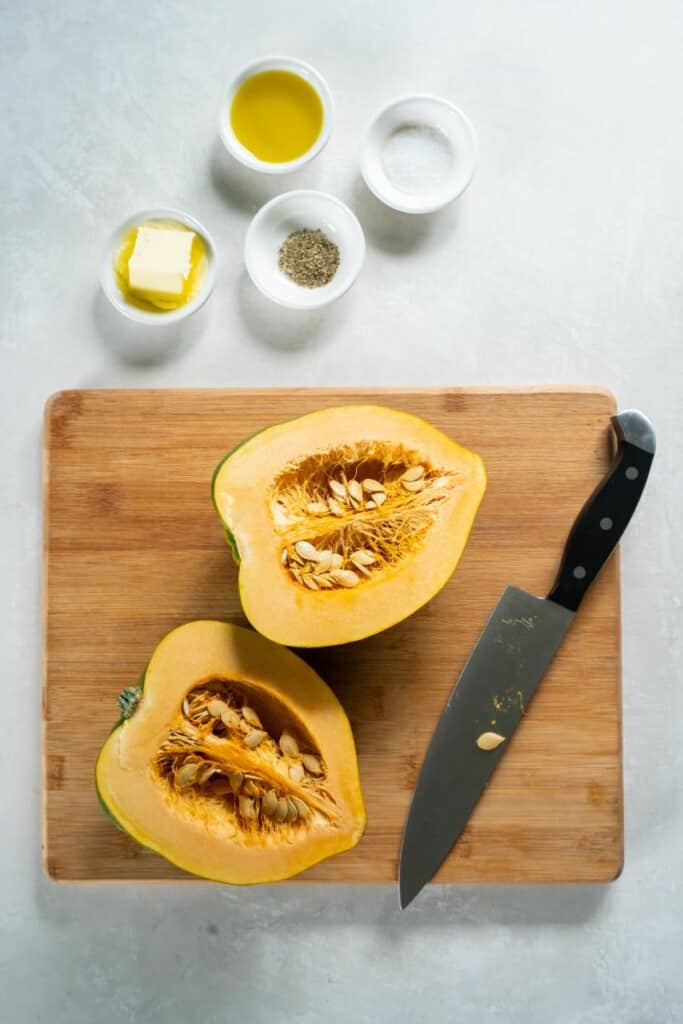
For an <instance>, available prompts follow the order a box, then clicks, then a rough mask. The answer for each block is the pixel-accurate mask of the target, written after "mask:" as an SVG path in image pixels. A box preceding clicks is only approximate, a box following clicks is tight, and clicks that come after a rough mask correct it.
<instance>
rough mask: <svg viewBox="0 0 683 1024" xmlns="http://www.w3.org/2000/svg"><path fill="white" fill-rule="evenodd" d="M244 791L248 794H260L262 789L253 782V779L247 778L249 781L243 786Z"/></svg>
mask: <svg viewBox="0 0 683 1024" xmlns="http://www.w3.org/2000/svg"><path fill="white" fill-rule="evenodd" d="M242 792H243V793H244V794H245V795H246V796H258V795H259V793H260V792H261V791H260V789H259V788H258V786H257V785H256V783H255V782H253V781H252V780H251V779H247V781H246V782H245V783H244V786H243V787H242Z"/></svg>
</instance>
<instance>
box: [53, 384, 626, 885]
mask: <svg viewBox="0 0 683 1024" xmlns="http://www.w3.org/2000/svg"><path fill="white" fill-rule="evenodd" d="M358 401H362V402H368V401H369V402H380V403H383V404H387V405H392V406H394V407H396V408H401V409H406V410H408V411H410V412H413V413H416V414H417V415H419V416H424V417H425V418H426V419H428V420H430V421H431V422H433V423H434V424H435V425H436V426H438V427H440V428H441V429H442V430H444V431H445V432H446V433H448V434H450V435H451V436H452V437H454V438H456V439H457V440H458V441H460V442H461V443H463V444H465V445H467V446H468V447H470V448H473V449H474V450H475V451H477V452H478V453H479V454H480V455H481V456H482V457H483V458H484V460H485V462H486V466H487V469H488V473H489V487H488V491H487V494H486V497H485V498H484V502H483V504H482V506H481V509H480V512H479V516H478V519H477V521H476V524H475V527H474V530H473V533H472V536H471V538H470V542H469V545H468V547H467V549H466V551H465V554H464V556H463V558H462V561H461V563H460V566H459V568H458V570H457V572H456V573H455V575H454V576H453V578H452V579H451V581H450V583H449V584H448V585H447V586H446V587H445V589H444V590H443V591H442V592H441V593H440V594H439V595H438V596H437V597H436V598H435V599H434V600H433V601H432V602H431V603H430V604H428V605H427V606H426V607H425V608H423V609H422V610H421V611H419V612H418V613H417V614H416V615H414V616H413V617H412V618H410V619H408V620H407V621H405V622H403V623H401V624H399V625H398V626H395V627H394V628H393V629H390V630H388V631H386V632H385V633H382V634H381V635H379V636H376V637H373V638H371V639H369V640H365V641H362V642H360V643H357V644H350V645H347V646H345V647H337V648H328V649H323V650H318V651H307V652H304V657H305V658H306V660H308V661H309V662H310V663H311V664H312V665H313V666H314V667H315V668H316V669H317V670H318V671H319V672H320V673H321V675H322V676H323V677H324V678H325V679H326V680H327V681H328V682H329V683H330V685H331V686H332V687H333V688H334V689H335V691H336V693H337V694H338V696H339V698H340V699H341V701H342V702H343V704H344V706H345V707H346V710H347V712H348V714H349V717H350V719H351V724H352V726H353V730H354V734H355V737H356V742H357V745H358V751H359V759H360V768H361V778H362V782H363V789H364V793H365V797H366V803H367V812H368V827H367V831H366V834H365V836H364V837H363V839H362V840H361V843H360V844H359V846H358V847H357V848H356V849H355V850H352V851H349V852H348V853H345V854H342V855H340V856H338V857H334V858H332V859H331V860H328V861H326V862H325V863H323V864H321V865H318V866H317V867H315V868H313V869H311V870H310V871H308V872H306V873H305V874H304V875H302V876H300V877H301V879H302V880H311V881H320V882H323V881H324V882H385V883H389V882H394V881H395V880H396V873H397V861H398V853H399V845H400V839H401V833H402V828H403V823H404V820H405V816H406V812H407V809H408V804H409V801H410V797H411V793H412V790H413V786H414V784H415V780H416V777H417V773H418V770H419V767H420V764H421V762H422V758H423V756H424V753H425V750H426V748H427V744H428V742H429V739H430V736H431V733H432V730H433V728H434V726H435V724H436V721H437V718H438V715H439V713H440V712H441V710H442V707H443V704H444V702H445V699H446V697H447V694H448V692H449V690H450V688H451V686H452V685H453V683H454V680H455V679H456V677H457V674H458V672H459V670H460V668H461V667H462V665H463V663H464V661H465V658H466V656H467V654H468V652H469V651H470V649H471V647H472V645H473V644H474V642H475V641H476V639H477V637H478V635H479V633H480V631H481V629H482V627H483V625H484V623H485V621H486V619H487V617H488V614H489V612H490V610H491V608H492V606H493V605H494V604H495V602H496V601H497V600H498V597H499V596H500V593H501V591H502V589H503V587H504V586H505V584H507V583H516V584H517V585H519V586H521V587H524V588H525V589H528V590H530V591H531V592H533V593H536V594H544V593H546V592H547V590H548V589H549V587H550V585H551V583H552V581H553V577H554V574H555V571H556V568H557V564H558V560H559V557H560V554H561V550H562V546H563V543H564V540H565V537H566V535H567V532H568V530H569V527H570V526H571V523H572V521H573V519H574V517H575V515H576V513H577V512H578V510H579V508H580V506H581V505H582V503H583V502H584V500H585V499H586V497H587V496H588V494H589V493H590V492H591V490H592V489H593V487H594V486H595V484H596V483H597V482H598V480H599V479H600V477H601V476H602V474H603V473H604V471H605V469H606V467H607V465H608V462H609V456H610V450H611V438H610V432H609V429H608V420H609V416H610V415H611V413H612V412H613V411H614V400H613V398H612V397H611V396H610V395H609V394H608V393H606V392H603V391H592V390H566V389H564V390H559V389H558V390H550V391H549V390H531V391H496V390H488V389H485V390H467V389H463V390H459V389H451V390H438V391H437V390H427V391H422V390H420V391H407V390H401V391H376V392H371V391H337V390H307V389H306V390H304V389H302V390H264V391H246V390H244V391H241V390H202V391H199V390H187V391H170V390H165V391H145V390H136V391H71V392H61V393H59V394H58V395H56V396H54V398H53V399H52V400H51V401H50V403H49V404H48V407H47V409H46V423H45V677H44V691H43V708H44V857H45V865H46V869H47V872H48V873H49V875H50V876H51V877H53V878H55V879H59V880H64V881H69V880H70V881H81V880H82V881H86V880H87V881H91V880H110V881H111V880H121V881H146V880H148V881H153V880H162V881H164V880H180V879H187V878H188V876H187V875H185V874H184V873H183V872H181V871H180V870H178V869H176V868H174V867H173V866H172V865H170V864H168V863H166V862H165V861H164V860H163V859H162V858H160V857H158V856H157V855H155V854H153V853H150V852H148V851H147V850H144V849H142V848H141V847H139V846H138V845H137V844H136V843H135V842H134V841H133V840H131V839H129V838H128V837H127V836H125V835H123V834H122V833H120V832H118V831H117V830H116V829H115V828H114V827H113V825H112V824H111V822H109V821H108V820H107V818H105V816H104V815H103V813H102V811H101V809H100V807H99V805H98V801H97V797H96V795H95V790H94V784H93V779H94V774H93V773H94V763H95V758H96V755H97V752H98V750H99V747H100V746H101V744H102V742H103V741H104V739H105V737H106V736H107V733H108V731H109V729H110V728H111V725H112V723H113V721H114V719H115V717H116V707H115V701H116V696H117V694H118V692H119V691H120V690H121V689H123V688H124V687H125V686H127V685H130V684H131V683H132V682H134V681H135V680H137V678H138V676H139V673H140V671H141V669H142V668H143V666H144V664H145V662H146V660H147V659H148V657H149V655H150V654H151V652H152V650H153V649H154V647H155V646H156V644H157V643H158V641H159V640H160V638H161V637H162V636H163V635H164V633H166V632H167V631H168V630H170V629H171V628H172V627H174V626H176V625H178V624H179V623H181V622H183V621H186V620H188V619H194V618H218V619H225V620H228V621H231V622H236V623H243V624H244V622H245V620H244V616H243V614H242V612H241V609H240V605H239V600H238V596H237V590H236V569H235V567H234V565H233V563H232V560H231V557H230V553H229V551H228V548H227V546H226V544H225V541H224V539H223V533H222V530H221V527H220V524H219V522H218V519H217V517H216V514H215V512H214V510H213V507H212V505H211V497H210V488H209V484H210V480H211V474H212V472H213V469H214V466H215V465H216V463H217V461H218V460H219V459H220V457H221V456H222V455H223V454H224V453H225V452H226V451H228V450H229V449H230V448H231V447H233V446H234V445H235V444H236V443H238V442H239V441H240V440H241V439H242V438H243V437H244V436H246V435H248V434H251V433H253V432H255V431H257V430H259V429H260V428H262V427H264V426H267V425H268V424H270V423H273V422H276V421H279V420H285V419H289V418H292V417H295V416H298V415H301V414H302V413H305V412H310V411H312V410H314V409H319V408H322V407H325V406H330V405H339V404H346V403H350V402H358ZM619 616H620V599H619V569H618V560H617V558H616V557H615V558H613V559H612V560H611V562H610V563H609V565H608V566H607V568H606V569H605V571H604V573H603V575H602V576H601V577H600V579H599V580H598V581H597V583H596V584H595V586H594V587H593V589H592V591H591V593H590V594H589V596H588V598H587V599H586V601H585V603H584V606H583V607H582V609H581V612H580V614H579V615H578V616H577V620H576V623H575V624H574V626H573V628H572V630H571V632H570V634H569V636H568V638H567V640H566V642H565V644H564V645H563V647H562V649H561V651H560V653H559V655H558V657H557V658H556V660H555V662H554V664H553V666H552V668H551V670H550V672H549V673H548V675H547V677H546V679H545V680H544V682H543V684H542V686H541V689H540V690H539V693H538V695H537V697H536V699H535V700H534V702H533V705H532V706H531V708H530V710H529V712H528V714H527V717H526V719H525V721H524V722H523V723H522V725H521V726H520V728H519V729H518V730H517V733H516V734H515V736H514V737H513V739H512V741H511V743H510V749H509V752H508V754H507V755H506V757H505V758H504V759H503V761H502V763H501V765H500V767H499V769H498V770H497V772H496V774H495V776H494V778H493V780H492V782H491V784H490V786H489V788H488V789H487V791H486V793H485V794H484V797H483V798H482V800H481V801H480V803H479V804H478V806H477V808H476V810H475V812H474V814H473V816H472V818H471V820H470V822H469V824H468V826H467V828H466V830H465V832H464V833H463V835H462V837H461V839H460V841H459V842H458V844H457V845H456V847H455V848H454V850H453V852H452V853H451V855H450V857H449V858H448V859H447V861H446V862H445V864H444V865H443V867H442V869H441V871H440V872H439V874H438V876H437V879H436V880H437V881H439V882H586V881H607V880H610V879H612V878H614V877H616V875H618V873H619V871H620V869H621V863H622V851H623V822H622V785H621V774H622V768H621V695H620V621H619Z"/></svg>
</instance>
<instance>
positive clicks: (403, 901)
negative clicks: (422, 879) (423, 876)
mask: <svg viewBox="0 0 683 1024" xmlns="http://www.w3.org/2000/svg"><path fill="white" fill-rule="evenodd" d="M420 889H422V886H420V887H419V888H418V889H415V888H409V887H408V885H407V883H406V881H405V880H404V879H402V878H401V877H400V876H399V883H398V904H399V907H400V909H401V910H405V909H406V907H407V906H409V905H410V904H411V903H412V902H413V900H414V899H415V897H416V896H417V894H418V893H419V892H420Z"/></svg>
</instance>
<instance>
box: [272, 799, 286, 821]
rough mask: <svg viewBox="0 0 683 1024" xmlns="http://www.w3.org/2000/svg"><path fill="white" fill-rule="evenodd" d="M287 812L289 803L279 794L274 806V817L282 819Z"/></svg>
mask: <svg viewBox="0 0 683 1024" xmlns="http://www.w3.org/2000/svg"><path fill="white" fill-rule="evenodd" d="M288 812H289V804H288V803H287V798H286V797H284V796H281V797H280V799H279V800H278V802H277V804H276V807H275V817H276V819H277V820H278V821H284V820H285V818H286V817H287V814H288Z"/></svg>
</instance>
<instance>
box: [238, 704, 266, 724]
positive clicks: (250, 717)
mask: <svg viewBox="0 0 683 1024" xmlns="http://www.w3.org/2000/svg"><path fill="white" fill-rule="evenodd" d="M242 716H243V718H246V720H247V722H249V725H253V726H254V728H255V729H260V728H261V727H262V726H261V719H260V718H259V716H258V715H257V714H256V712H255V711H254V709H253V708H251V707H249V705H248V704H245V705H244V707H243V708H242Z"/></svg>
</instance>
